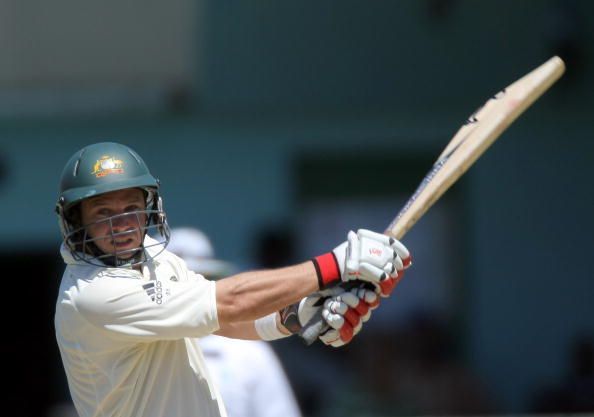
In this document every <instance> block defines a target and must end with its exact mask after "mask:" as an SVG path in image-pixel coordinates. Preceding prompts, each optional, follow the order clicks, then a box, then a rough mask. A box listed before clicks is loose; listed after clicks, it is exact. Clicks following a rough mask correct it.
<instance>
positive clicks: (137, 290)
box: [75, 275, 219, 341]
mask: <svg viewBox="0 0 594 417" xmlns="http://www.w3.org/2000/svg"><path fill="white" fill-rule="evenodd" d="M75 307H76V309H77V310H78V311H79V313H80V314H81V315H82V316H83V317H84V318H85V319H86V320H87V321H88V322H89V323H91V324H92V325H94V326H97V327H100V328H102V329H104V330H106V331H108V332H110V333H113V334H114V335H117V336H119V337H123V338H126V339H133V340H144V341H153V340H174V339H180V338H183V337H202V336H206V335H208V334H210V333H212V332H214V331H216V330H218V328H219V324H218V319H217V309H216V292H215V283H214V282H212V281H208V280H206V279H204V278H202V277H201V276H199V275H197V276H196V277H195V279H191V280H188V281H184V282H174V281H169V280H164V281H145V280H140V279H138V278H134V277H126V276H125V275H124V276H119V277H117V278H114V277H98V278H96V279H95V280H93V281H92V282H91V283H90V284H88V285H87V286H85V288H83V289H82V290H81V291H80V293H79V294H78V296H77V297H76V300H75Z"/></svg>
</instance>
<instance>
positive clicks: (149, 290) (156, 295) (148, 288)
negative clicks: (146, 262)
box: [142, 281, 164, 305]
mask: <svg viewBox="0 0 594 417" xmlns="http://www.w3.org/2000/svg"><path fill="white" fill-rule="evenodd" d="M142 288H144V291H145V292H146V294H147V295H148V296H149V298H150V299H151V301H152V302H153V303H156V304H159V305H160V304H163V301H164V300H163V287H162V284H161V281H151V282H148V283H146V284H143V285H142Z"/></svg>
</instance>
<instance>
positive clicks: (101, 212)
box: [81, 188, 146, 259]
mask: <svg viewBox="0 0 594 417" xmlns="http://www.w3.org/2000/svg"><path fill="white" fill-rule="evenodd" d="M145 207H146V202H145V200H144V192H143V191H142V190H140V189H138V188H127V189H125V190H119V191H112V192H110V193H105V194H101V195H99V196H97V197H91V198H88V199H85V200H83V201H82V202H81V220H82V224H83V225H88V226H86V229H87V233H88V235H89V236H90V237H91V238H93V239H96V240H94V243H95V245H97V247H98V248H99V249H101V251H103V252H104V253H106V254H110V255H117V256H118V258H120V259H129V258H131V257H132V256H134V254H135V253H136V251H135V250H134V249H137V248H139V247H140V246H141V244H142V238H143V235H144V233H143V230H142V227H143V226H144V225H145V224H146V213H144V212H140V211H141V210H144V209H145ZM125 213H129V214H125ZM114 216H115V217H114ZM122 252H124V253H122Z"/></svg>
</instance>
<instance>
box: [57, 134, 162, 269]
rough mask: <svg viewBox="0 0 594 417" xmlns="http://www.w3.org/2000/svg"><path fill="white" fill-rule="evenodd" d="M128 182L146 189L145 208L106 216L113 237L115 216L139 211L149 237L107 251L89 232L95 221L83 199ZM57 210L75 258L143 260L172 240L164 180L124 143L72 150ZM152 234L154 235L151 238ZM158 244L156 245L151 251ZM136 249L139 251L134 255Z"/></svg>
mask: <svg viewBox="0 0 594 417" xmlns="http://www.w3.org/2000/svg"><path fill="white" fill-rule="evenodd" d="M128 188H139V189H141V190H143V191H144V194H145V197H146V206H145V210H140V211H137V212H134V213H120V214H117V215H115V216H111V217H107V218H105V219H101V220H100V221H101V222H106V224H107V223H108V224H109V226H110V230H111V238H112V239H113V238H114V237H116V236H118V234H119V233H118V232H114V230H113V228H112V225H113V221H114V220H117V218H118V217H121V216H131V215H134V214H136V216H137V219H138V224H139V226H138V228H139V229H141V231H142V236H144V237H145V239H144V244H142V245H141V247H139V248H134V249H128V250H124V251H121V252H118V251H115V253H104V252H103V251H101V250H100V249H99V248H98V247H97V245H96V244H95V243H94V239H93V238H92V237H90V236H89V235H88V234H87V227H88V226H90V225H89V224H82V222H81V213H80V203H81V201H83V200H85V199H87V198H91V197H95V196H98V195H101V194H105V193H109V192H112V191H118V190H124V189H128ZM56 212H57V214H58V217H59V222H60V229H61V232H62V238H63V239H64V244H65V245H66V247H68V249H69V250H70V252H71V253H72V255H73V257H74V258H75V259H79V260H83V261H85V262H87V263H90V264H92V265H100V266H104V265H107V266H117V267H121V266H134V265H139V264H142V263H144V262H146V261H147V260H149V259H151V258H153V257H154V256H156V255H157V254H159V253H160V252H162V251H163V250H164V249H165V247H166V246H167V244H168V242H169V227H168V225H167V219H166V216H165V212H164V211H163V203H162V199H161V196H160V194H159V181H158V180H157V179H156V178H155V177H153V176H152V175H151V173H150V172H149V170H148V167H147V166H146V164H145V163H144V161H143V160H142V158H141V157H140V156H139V155H138V154H137V153H136V152H134V151H133V150H132V149H130V148H129V147H127V146H125V145H121V144H119V143H113V142H102V143H95V144H93V145H89V146H86V147H84V148H83V149H81V150H79V151H78V152H76V153H75V154H74V155H72V157H71V158H70V159H69V160H68V162H67V163H66V166H65V167H64V170H63V172H62V177H61V180H60V195H59V198H58V202H57V204H56ZM141 215H146V221H144V222H142V223H143V224H140V223H141V221H140V219H141V218H142V216H141ZM95 223H97V222H95ZM128 233H129V232H128ZM120 234H121V233H120ZM147 234H148V235H150V236H151V238H152V239H153V240H150V239H146V235H147ZM147 242H150V243H147ZM152 247H156V248H153V249H150V250H148V251H147V249H149V248H152ZM131 252H133V256H130V255H131ZM151 254H152V255H151Z"/></svg>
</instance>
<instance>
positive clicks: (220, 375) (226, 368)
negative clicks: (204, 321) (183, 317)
mask: <svg viewBox="0 0 594 417" xmlns="http://www.w3.org/2000/svg"><path fill="white" fill-rule="evenodd" d="M199 341H200V346H201V348H202V352H203V353H204V359H205V360H206V365H207V366H208V369H209V371H210V374H211V375H212V377H213V379H214V381H215V383H216V384H217V386H218V387H219V389H220V391H221V396H222V397H223V401H224V402H225V408H226V409H227V413H228V414H229V417H300V416H301V411H300V409H299V406H298V404H297V401H296V399H295V397H294V395H293V390H292V388H291V385H290V383H289V381H288V379H287V377H286V374H285V371H284V369H283V367H282V365H281V363H280V361H279V360H278V357H277V356H276V354H275V353H274V350H272V347H271V346H270V345H269V344H268V343H267V342H264V341H261V340H238V339H229V338H226V337H222V336H215V335H211V336H206V337H204V338H201V339H200V340H199Z"/></svg>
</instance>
